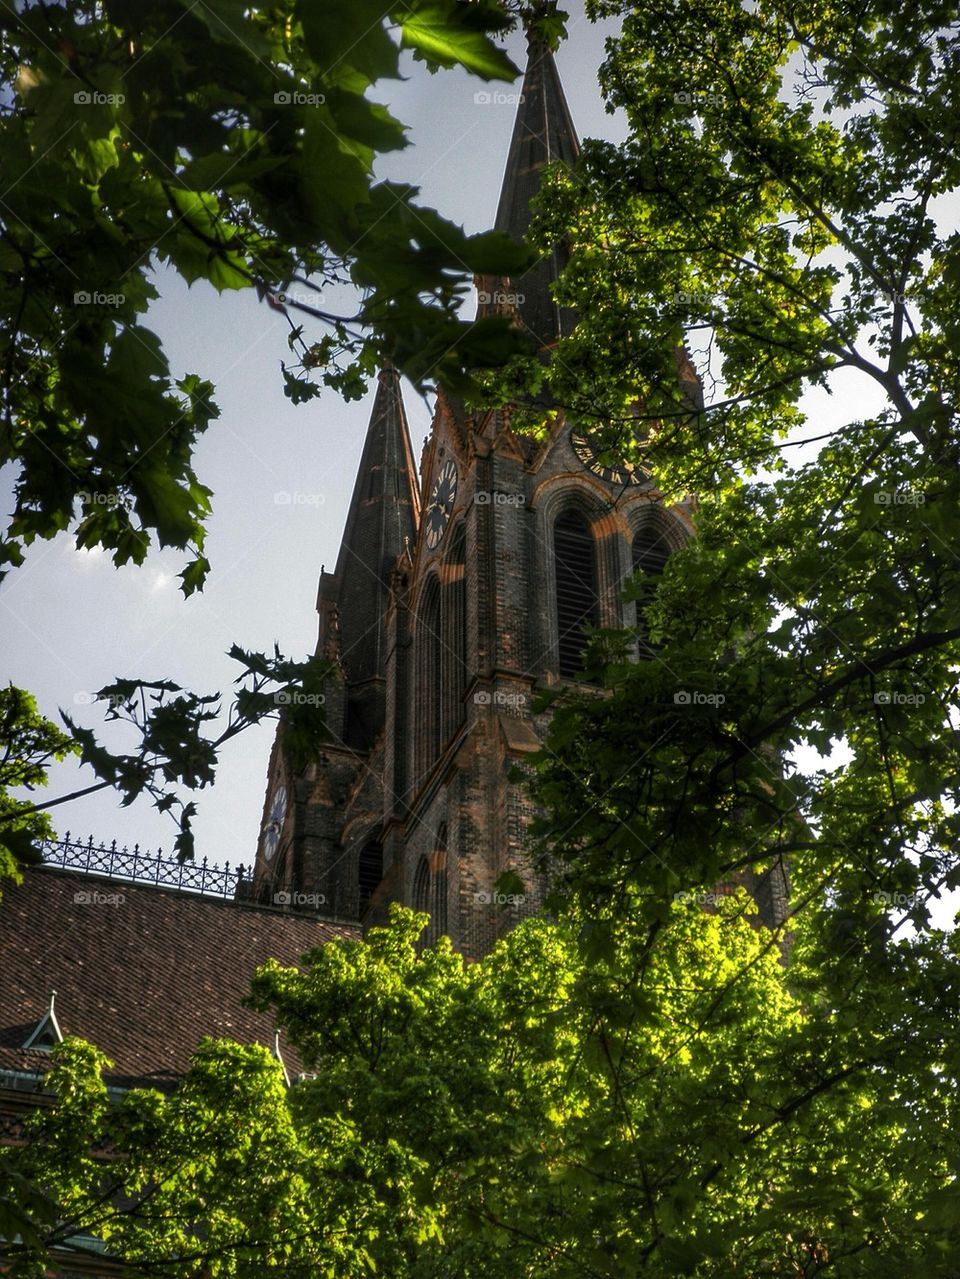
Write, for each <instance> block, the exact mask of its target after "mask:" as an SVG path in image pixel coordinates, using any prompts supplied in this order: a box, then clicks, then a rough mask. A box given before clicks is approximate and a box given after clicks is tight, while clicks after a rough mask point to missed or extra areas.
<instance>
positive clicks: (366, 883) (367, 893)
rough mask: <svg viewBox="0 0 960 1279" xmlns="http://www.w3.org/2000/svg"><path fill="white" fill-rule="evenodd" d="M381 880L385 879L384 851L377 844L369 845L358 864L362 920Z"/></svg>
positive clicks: (361, 854)
mask: <svg viewBox="0 0 960 1279" xmlns="http://www.w3.org/2000/svg"><path fill="white" fill-rule="evenodd" d="M381 879H383V849H382V848H381V847H380V845H379V844H377V843H370V844H367V845H366V847H365V848H364V849H363V850H362V851H361V853H360V859H359V861H358V863H357V882H358V885H359V890H360V894H359V902H360V918H361V919H363V917H364V915H365V914H366V913H367V907H368V906H369V905H370V899H371V897H373V894H374V893H375V892H376V890H377V888H378V887H379V885H380V881H381Z"/></svg>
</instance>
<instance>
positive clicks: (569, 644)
mask: <svg viewBox="0 0 960 1279" xmlns="http://www.w3.org/2000/svg"><path fill="white" fill-rule="evenodd" d="M553 563H554V573H555V577H556V589H557V649H558V657H559V666H558V669H559V673H560V675H561V676H562V677H563V678H565V679H571V678H572V677H573V676H575V675H576V674H578V672H579V671H580V670H581V667H582V664H583V662H582V654H583V648H584V644H585V643H586V628H587V627H588V626H596V625H597V622H598V597H597V567H596V557H595V553H594V545H593V536H592V534H591V532H590V526H589V524H588V523H587V521H586V519H584V517H583V516H582V515H581V514H580V512H579V511H577V510H567V511H563V512H561V514H560V515H558V516H557V519H556V521H555V522H554V526H553Z"/></svg>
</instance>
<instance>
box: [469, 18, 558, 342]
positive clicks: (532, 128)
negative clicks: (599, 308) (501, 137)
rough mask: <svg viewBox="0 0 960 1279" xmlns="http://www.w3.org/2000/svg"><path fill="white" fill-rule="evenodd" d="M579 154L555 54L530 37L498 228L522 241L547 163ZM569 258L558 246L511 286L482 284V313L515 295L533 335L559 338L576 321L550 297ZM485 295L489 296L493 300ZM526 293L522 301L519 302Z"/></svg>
mask: <svg viewBox="0 0 960 1279" xmlns="http://www.w3.org/2000/svg"><path fill="white" fill-rule="evenodd" d="M579 154H580V144H579V142H578V141H577V132H576V129H574V127H573V120H572V119H571V118H570V109H569V108H568V106H567V100H566V98H565V97H564V94H563V86H562V85H561V83H560V76H559V73H558V72H557V64H556V63H555V62H554V60H553V54H552V53H551V52H550V50H549V49H548V48H547V46H546V45H545V44H544V43H543V42H542V41H541V40H539V39H537V38H536V37H534V36H531V38H530V44H529V49H528V53H527V69H526V73H525V74H524V77H523V87H522V90H521V97H520V104H519V106H518V107H517V117H516V120H515V121H514V126H513V137H512V139H511V141H510V153H509V156H508V157H507V167H506V170H505V172H504V175H503V186H502V187H501V190H500V204H499V206H498V208H497V220H496V223H495V226H496V229H497V230H498V231H506V232H507V234H508V235H512V236H513V237H514V238H515V239H518V240H519V239H521V238H522V237H523V236H524V235H525V234H526V231H527V228H528V227H529V225H530V216H531V215H530V201H531V200H532V199H533V197H534V196H535V195H536V194H537V192H538V191H539V189H540V175H541V172H542V170H543V167H544V165H547V164H553V163H554V162H555V161H558V160H560V161H563V162H564V163H565V164H569V165H573V164H574V163H575V161H576V159H577V156H578V155H579ZM565 258H566V254H565V251H564V249H563V247H562V246H557V247H555V248H554V249H553V250H552V251H551V252H550V253H547V254H546V255H545V256H544V257H542V258H541V259H540V261H539V262H537V263H536V264H535V265H534V266H533V267H531V268H530V270H529V271H527V273H526V274H525V275H523V276H520V277H518V278H517V279H515V280H512V281H511V282H510V283H509V284H506V283H505V282H501V283H499V284H496V285H494V286H493V287H492V288H491V287H490V285H489V283H487V284H486V285H483V286H481V307H480V310H481V313H484V314H489V313H490V312H491V311H503V310H506V309H510V306H511V303H513V298H514V297H516V298H517V301H516V302H515V303H514V304H513V305H514V307H515V310H516V313H517V314H518V315H519V317H520V319H521V321H522V322H523V325H524V327H525V328H526V329H527V330H528V332H529V333H530V334H531V336H532V337H534V338H535V339H536V341H537V342H538V343H539V344H540V345H541V346H547V345H549V344H550V343H551V342H555V341H556V340H557V339H558V337H560V336H562V335H563V334H564V333H568V332H569V331H570V329H572V327H573V323H574V320H573V315H572V312H571V311H570V310H569V309H568V308H564V309H563V310H561V309H560V308H559V307H558V306H556V305H555V303H554V301H553V298H552V297H551V295H550V284H551V282H552V281H553V280H555V279H556V278H557V276H558V275H559V274H560V271H561V270H562V268H563V266H564V263H565ZM484 293H486V294H487V295H490V296H488V299H486V298H484V296H483V295H484ZM501 294H502V296H498V295H501ZM521 297H522V299H523V301H520V300H519V299H520V298H521Z"/></svg>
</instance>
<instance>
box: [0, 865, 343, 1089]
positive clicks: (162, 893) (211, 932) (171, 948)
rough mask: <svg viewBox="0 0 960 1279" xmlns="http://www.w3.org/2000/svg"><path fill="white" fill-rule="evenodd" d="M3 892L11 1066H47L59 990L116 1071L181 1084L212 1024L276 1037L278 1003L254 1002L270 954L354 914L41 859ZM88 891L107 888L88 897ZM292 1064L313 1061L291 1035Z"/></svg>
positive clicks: (69, 1021) (114, 1079) (303, 944)
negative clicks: (216, 894)
mask: <svg viewBox="0 0 960 1279" xmlns="http://www.w3.org/2000/svg"><path fill="white" fill-rule="evenodd" d="M2 891H3V899H2V901H0V1070H15V1071H21V1072H31V1073H32V1072H35V1071H43V1070H45V1069H47V1067H48V1065H49V1061H50V1057H49V1054H48V1053H44V1052H39V1051H36V1050H31V1049H27V1050H25V1049H23V1048H22V1047H21V1045H22V1044H23V1043H24V1041H25V1040H26V1039H27V1038H28V1036H29V1034H30V1032H31V1031H32V1030H33V1028H34V1027H35V1026H36V1024H37V1022H38V1021H39V1020H40V1018H41V1017H42V1016H43V1015H44V1013H45V1012H46V1011H47V1008H48V1006H49V1002H50V991H51V990H56V992H57V999H56V1013H57V1019H58V1021H59V1023H60V1027H61V1029H62V1031H63V1033H64V1035H78V1036H80V1037H81V1038H83V1039H87V1040H89V1041H90V1042H91V1043H94V1044H96V1045H97V1047H98V1048H101V1049H102V1050H103V1051H104V1052H105V1053H106V1054H107V1055H108V1056H109V1057H110V1059H111V1060H112V1061H113V1063H114V1064H113V1066H112V1067H111V1068H110V1070H109V1071H108V1072H105V1074H106V1076H107V1078H108V1082H110V1083H116V1084H131V1083H134V1082H137V1083H140V1084H153V1085H155V1086H158V1087H162V1086H164V1085H166V1084H169V1083H172V1082H173V1081H174V1079H175V1078H176V1076H177V1075H179V1074H182V1073H183V1072H184V1070H185V1069H186V1067H187V1062H188V1059H189V1057H190V1054H191V1053H192V1052H193V1050H194V1049H195V1047H196V1046H197V1043H198V1042H199V1040H200V1039H201V1038H202V1037H203V1036H204V1035H212V1036H214V1037H222V1038H230V1039H235V1040H238V1041H240V1042H241V1043H261V1044H265V1045H267V1046H268V1047H269V1046H271V1045H272V1043H273V1024H272V1021H271V1019H270V1018H269V1016H267V1015H264V1014H261V1013H256V1012H253V1011H252V1010H250V1009H248V1008H244V1007H242V1006H241V1002H240V1001H241V999H242V998H243V996H244V995H246V994H247V993H248V991H249V986H250V978H251V976H252V975H253V972H254V969H255V968H257V966H258V965H260V964H262V963H263V962H264V961H265V960H267V959H268V958H271V957H273V958H275V959H278V960H279V961H280V962H281V963H283V964H296V963H297V962H298V961H299V959H300V957H301V955H303V954H304V952H305V951H307V950H310V949H311V948H312V947H314V946H319V945H322V944H323V943H324V942H327V941H331V940H333V939H334V938H337V937H359V936H360V930H359V928H357V927H356V926H353V925H349V924H338V923H333V922H330V921H327V920H318V919H315V918H311V917H310V916H308V915H302V914H294V913H292V912H287V911H281V910H272V909H269V908H267V907H263V906H252V905H247V904H243V903H238V902H232V901H223V900H219V899H217V898H212V897H201V896H199V895H196V894H191V893H185V892H177V891H173V890H170V889H164V888H156V887H152V886H150V885H144V884H132V883H126V882H123V881H121V880H116V879H112V880H111V879H103V878H100V877H97V876H92V875H85V874H78V873H76V872H72V871H66V870H52V869H48V868H46V867H36V868H34V869H32V870H29V871H27V872H26V876H25V879H24V882H23V884H21V885H19V886H18V885H13V884H10V883H4V884H3V885H2ZM82 894H87V896H88V897H90V896H91V895H93V900H92V901H91V900H88V901H84V900H83V899H82V896H81V895H82ZM281 1053H282V1054H283V1057H284V1061H285V1062H286V1064H287V1068H288V1070H291V1072H293V1071H296V1070H298V1069H299V1063H298V1062H297V1061H296V1058H295V1055H294V1054H293V1052H292V1050H289V1049H286V1048H285V1047H284V1045H283V1042H282V1041H281Z"/></svg>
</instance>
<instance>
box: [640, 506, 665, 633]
mask: <svg viewBox="0 0 960 1279" xmlns="http://www.w3.org/2000/svg"><path fill="white" fill-rule="evenodd" d="M669 556H670V545H669V543H668V542H667V540H666V537H665V536H664V530H663V528H662V527H660V525H659V524H657V523H654V522H650V523H649V524H647V525H645V526H644V527H643V528H641V529H639V530H638V531H637V533H636V535H635V537H634V539H633V571H634V573H640V574H642V578H641V588H642V592H641V594H640V595H639V596H638V598H637V634H638V641H639V652H640V656H641V657H652V656H653V651H654V650H653V646H652V645H651V643H650V641H649V639H648V638H647V624H646V619H645V617H644V612H645V610H646V607H647V605H648V604H649V603H650V600H651V598H652V596H653V593H654V592H655V591H656V589H657V583H658V582H659V580H660V575H661V573H662V572H663V570H664V566H665V565H666V562H667V559H668V558H669Z"/></svg>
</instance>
